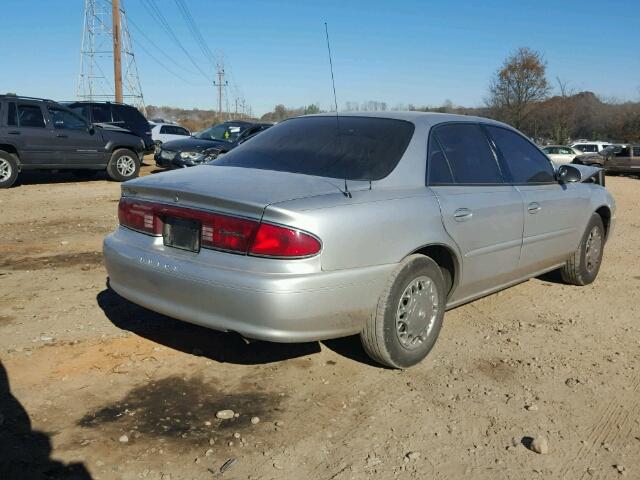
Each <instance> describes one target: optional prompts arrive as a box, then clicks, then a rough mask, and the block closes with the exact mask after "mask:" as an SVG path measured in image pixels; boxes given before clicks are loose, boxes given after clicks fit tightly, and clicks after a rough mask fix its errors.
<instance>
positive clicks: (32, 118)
mask: <svg viewBox="0 0 640 480" xmlns="http://www.w3.org/2000/svg"><path fill="white" fill-rule="evenodd" d="M144 148H145V146H144V143H143V141H142V139H141V138H140V137H138V136H137V135H135V134H133V133H132V132H130V131H129V130H125V129H122V128H119V127H115V126H111V125H91V124H89V123H88V122H87V121H86V120H85V119H84V118H82V117H81V116H80V115H77V114H76V113H74V112H73V111H71V110H69V109H68V108H66V107H65V106H63V105H60V104H58V103H56V102H54V101H51V100H45V99H40V98H31V97H21V96H16V95H0V188H7V187H10V186H11V185H13V184H14V183H15V181H16V179H17V178H18V174H19V173H20V172H24V171H27V170H70V171H72V172H74V173H77V174H81V175H87V174H89V175H90V174H92V173H95V172H97V171H100V170H106V171H107V174H108V175H109V177H111V178H112V179H113V180H116V181H124V180H129V179H131V178H135V177H137V176H138V171H139V170H140V161H141V158H142V155H143V152H144Z"/></svg>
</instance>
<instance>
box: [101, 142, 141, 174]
mask: <svg viewBox="0 0 640 480" xmlns="http://www.w3.org/2000/svg"><path fill="white" fill-rule="evenodd" d="M138 173H140V159H139V158H138V155H137V154H136V153H134V152H132V151H131V150H128V149H126V148H119V149H118V150H116V151H115V152H113V154H112V155H111V160H109V163H108V164H107V175H109V178H111V179H112V180H115V181H116V182H126V181H127V180H131V179H132V178H136V177H137V176H138Z"/></svg>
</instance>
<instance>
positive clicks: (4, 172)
mask: <svg viewBox="0 0 640 480" xmlns="http://www.w3.org/2000/svg"><path fill="white" fill-rule="evenodd" d="M17 178H18V162H17V161H16V159H15V157H14V156H13V155H12V154H10V153H7V152H0V188H9V187H10V186H11V185H13V184H14V183H15V182H16V179H17Z"/></svg>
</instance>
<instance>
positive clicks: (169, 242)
mask: <svg viewBox="0 0 640 480" xmlns="http://www.w3.org/2000/svg"><path fill="white" fill-rule="evenodd" d="M162 237H163V240H164V244H165V245H166V246H168V247H173V248H179V249H181V250H189V251H190V252H197V251H199V250H200V223H199V222H196V221H195V220H189V219H186V218H179V217H166V218H165V219H164V227H163V230H162Z"/></svg>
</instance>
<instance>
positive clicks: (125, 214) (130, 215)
mask: <svg viewBox="0 0 640 480" xmlns="http://www.w3.org/2000/svg"><path fill="white" fill-rule="evenodd" d="M118 221H119V222H120V225H124V226H125V227H128V228H131V229H132V230H136V231H138V232H142V233H148V234H149V235H162V223H161V222H160V219H159V218H158V216H157V215H156V211H155V205H154V204H153V203H150V202H138V201H135V200H132V199H129V198H126V197H122V198H121V199H120V203H119V204H118Z"/></svg>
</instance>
